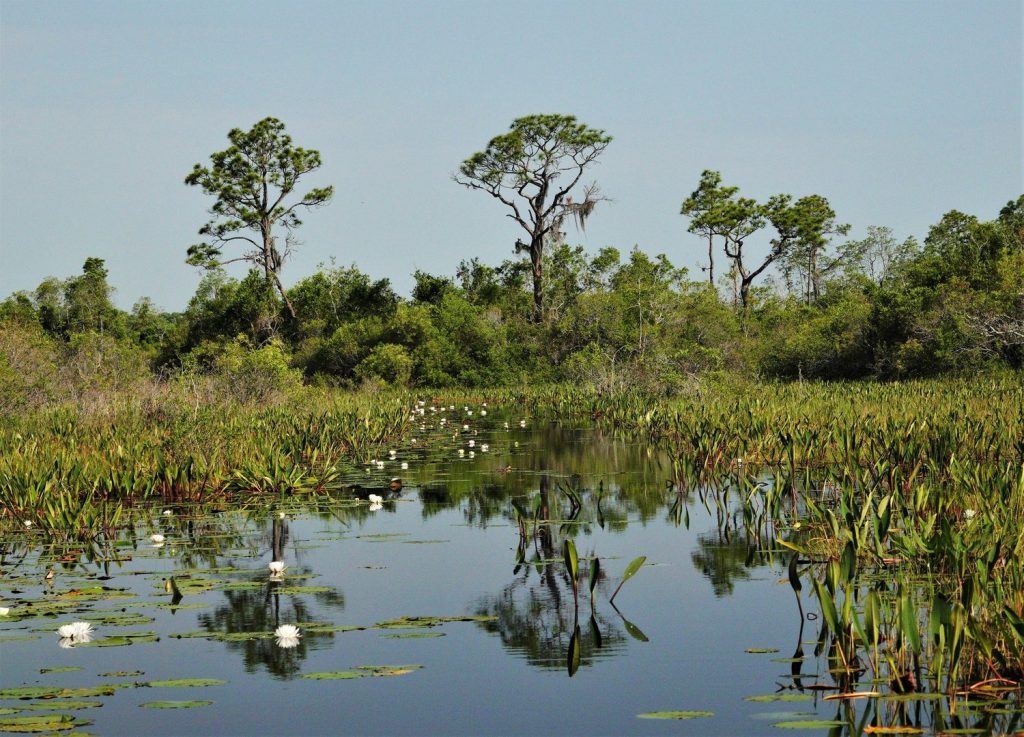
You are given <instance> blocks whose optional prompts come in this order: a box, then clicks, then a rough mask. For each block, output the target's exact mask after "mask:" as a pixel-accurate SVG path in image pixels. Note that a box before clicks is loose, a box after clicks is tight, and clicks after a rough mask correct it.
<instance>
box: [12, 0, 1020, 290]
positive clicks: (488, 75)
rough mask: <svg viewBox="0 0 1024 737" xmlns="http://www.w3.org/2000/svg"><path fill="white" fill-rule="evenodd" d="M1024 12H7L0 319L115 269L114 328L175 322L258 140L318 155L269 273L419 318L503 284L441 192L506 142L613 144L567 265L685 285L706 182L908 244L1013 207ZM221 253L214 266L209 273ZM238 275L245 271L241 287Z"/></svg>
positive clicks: (797, 8)
mask: <svg viewBox="0 0 1024 737" xmlns="http://www.w3.org/2000/svg"><path fill="white" fill-rule="evenodd" d="M1022 15H1024V5H1022V3H1021V2H1020V0H1014V1H1006V0H986V1H985V2H943V1H942V0H922V1H917V0H902V1H898V0H886V1H885V2H882V1H881V0H856V1H847V0H813V1H804V0H786V1H782V0H779V1H777V2H768V1H767V0H716V1H714V2H712V1H710V0H709V1H707V2H687V1H685V0H672V1H671V2H668V1H666V2H657V1H655V0H632V1H631V2H628V3H627V2H608V1H607V0H587V1H586V2H575V1H569V0H564V1H558V0H544V1H534V0H519V1H518V2H515V3H508V2H484V1H483V0H476V1H473V2H470V1H469V0H458V1H457V0H432V1H431V2H420V1H416V2H397V1H389V0H376V1H367V2H346V1H343V0H341V1H339V0H329V1H327V2H313V1H311V0H306V1H303V0H299V1H297V2H287V3H282V2H278V1H274V2H262V1H258V0H246V1H245V2H238V1H235V0H218V1H217V2H208V0H200V1H198V2H193V1H191V0H175V1H174V2H156V1H154V0H132V1H131V2H114V1H112V0H90V1H88V2H86V1H85V0H77V1H75V2H71V1H68V0H53V1H51V2H38V0H0V256H2V259H0V299H2V298H3V297H5V296H6V295H8V294H10V293H12V292H14V291H17V290H22V289H32V288H34V287H35V286H36V285H37V284H38V283H39V282H40V281H42V280H43V279H44V278H46V277H48V276H56V277H59V278H65V277H68V276H71V275H74V274H77V273H80V271H81V267H82V264H83V262H84V261H85V259H86V258H87V257H90V256H98V257H100V258H102V259H104V260H105V261H106V264H107V268H108V269H109V272H110V276H109V280H110V282H111V284H113V285H114V287H115V288H116V290H117V291H116V295H115V301H116V303H117V304H118V306H120V307H122V308H125V309H127V308H130V307H131V305H132V304H133V303H134V302H135V301H136V300H137V299H139V298H140V297H143V296H148V297H150V298H152V300H153V301H154V302H155V303H156V305H157V306H159V307H161V308H163V309H166V310H180V309H183V308H184V307H185V306H186V305H187V303H188V300H189V298H190V297H191V295H192V294H193V293H194V291H195V288H196V285H197V284H198V282H199V279H200V278H201V274H200V273H199V272H198V271H197V270H196V269H195V268H193V267H190V266H188V265H186V264H185V255H186V250H187V248H188V246H189V245H191V244H192V243H195V242H197V241H198V240H200V238H199V236H198V235H197V230H198V229H199V227H201V226H202V225H203V224H204V223H205V222H206V221H207V219H208V214H207V210H208V208H209V207H210V205H211V204H212V203H213V199H212V197H209V196H207V195H204V194H203V193H202V192H201V191H200V190H199V188H197V187H188V186H186V185H185V184H184V179H185V176H186V175H187V174H188V173H189V172H190V171H191V169H192V166H193V165H194V164H196V163H203V164H207V163H209V157H210V154H212V153H214V152H216V151H220V150H223V149H225V148H227V147H228V145H229V144H228V141H227V133H228V131H229V130H230V129H232V128H243V129H246V130H248V129H249V128H251V127H252V125H253V124H255V123H256V122H257V121H259V120H261V119H262V118H264V117H267V116H273V117H276V118H279V119H280V120H282V121H283V122H284V123H285V125H286V126H287V131H288V133H289V134H290V135H291V136H292V138H293V140H294V143H295V144H296V145H299V146H303V147H305V148H312V149H316V150H318V151H319V152H320V153H321V156H322V159H323V166H322V167H321V169H320V170H319V171H317V172H314V173H312V174H310V175H309V176H308V177H307V178H306V181H307V182H308V184H309V186H310V187H312V186H323V185H327V184H331V185H333V186H334V188H335V195H334V198H333V199H332V201H331V202H330V203H329V204H328V205H326V206H325V207H323V208H320V209H317V210H313V211H310V212H309V213H307V215H306V216H305V217H304V218H303V219H304V224H303V226H302V227H301V228H300V229H299V231H298V232H297V234H298V237H299V239H300V241H301V242H302V245H301V246H300V248H299V249H298V251H297V252H296V253H295V254H294V256H293V257H292V258H291V260H290V261H288V262H287V263H286V264H285V267H284V270H283V272H282V278H283V281H284V282H285V283H286V284H293V283H295V282H296V281H298V280H300V279H302V278H303V277H305V276H308V275H310V274H312V273H314V272H315V271H316V269H317V268H318V265H320V264H329V263H331V262H332V261H333V262H334V263H336V264H337V265H339V266H349V265H352V264H354V265H356V266H357V267H358V268H359V269H360V270H362V271H364V272H365V273H367V274H369V275H370V276H371V277H373V278H374V279H379V278H388V279H390V280H391V282H392V284H393V285H394V287H395V289H396V290H397V291H398V292H399V293H400V294H403V295H408V293H409V291H410V289H411V287H412V285H413V278H412V274H413V272H414V271H415V270H417V269H421V270H424V271H427V272H430V273H432V274H440V275H447V276H452V275H454V273H455V270H456V268H457V267H458V264H459V262H460V261H462V260H464V259H469V258H473V257H476V258H479V259H480V260H481V261H482V262H483V263H487V264H492V265H497V264H499V263H500V262H501V261H502V260H504V259H506V258H511V257H512V256H513V245H514V243H515V241H516V239H517V238H520V237H522V236H523V233H522V232H520V231H519V230H517V228H518V226H517V225H516V224H515V223H514V222H513V221H512V220H511V219H509V218H508V217H506V216H505V215H506V212H507V211H506V210H505V209H504V207H503V206H502V205H501V204H500V203H498V202H497V201H495V200H494V199H492V198H491V197H490V196H488V195H487V194H485V193H483V192H479V191H471V190H468V189H465V188H463V187H460V186H459V185H457V184H456V183H454V182H453V181H452V179H451V175H452V173H453V172H455V171H456V170H457V168H458V166H459V164H460V162H462V161H463V160H464V159H466V158H467V157H469V156H470V155H472V154H473V153H474V152H476V151H479V150H482V149H483V148H484V147H486V145H487V142H488V141H489V140H490V139H491V138H492V137H494V136H496V135H499V134H501V133H503V132H505V131H506V130H507V129H508V127H509V125H510V124H511V123H512V121H513V120H515V119H516V118H518V117H521V116H524V115H530V114H535V113H558V114H569V115H575V116H576V117H577V118H578V119H579V120H580V121H581V122H583V123H586V124H587V125H589V126H591V127H594V128H599V129H602V130H604V131H605V132H607V133H608V134H610V135H611V136H612V137H613V141H612V143H611V144H610V145H609V146H608V148H607V150H606V151H605V152H604V154H603V155H602V157H601V159H600V160H599V163H598V165H596V166H595V167H594V168H593V169H592V170H591V171H590V172H589V173H588V176H587V179H592V180H596V181H597V182H598V183H599V184H600V187H601V190H602V192H603V193H604V194H605V195H607V196H608V197H609V198H611V200H612V201H611V202H609V203H602V205H601V206H600V207H599V208H598V209H597V210H596V211H595V213H594V214H593V215H592V217H591V218H590V220H589V221H588V223H587V230H586V232H585V233H578V232H576V231H575V230H574V229H573V228H572V227H570V228H569V229H568V240H569V242H570V243H573V244H577V243H578V244H580V245H582V246H584V247H585V248H586V249H587V251H589V252H591V253H596V252H597V251H598V250H599V249H600V248H602V247H604V246H614V247H615V248H618V249H619V250H620V251H621V252H622V253H623V254H628V252H629V251H630V250H631V249H632V248H633V247H634V246H639V247H640V248H641V249H642V250H644V251H646V252H647V253H650V254H657V253H664V254H666V255H667V256H668V257H669V259H670V260H671V261H672V262H673V263H675V264H677V265H681V266H686V267H688V268H690V269H691V276H693V277H694V278H701V276H700V273H699V268H700V265H701V263H702V261H701V259H702V256H703V258H704V259H706V257H707V255H706V249H705V246H704V243H703V242H702V241H701V240H700V239H699V238H698V237H697V236H694V235H691V234H689V233H687V231H686V228H687V224H688V223H687V220H686V218H684V217H683V216H681V215H680V214H679V208H680V204H681V202H682V200H683V199H685V198H686V197H687V196H688V194H689V193H690V192H691V191H692V190H693V189H694V188H695V187H696V185H697V183H698V180H699V178H700V174H701V172H702V171H703V170H704V169H715V170H718V171H720V172H721V173H722V177H723V180H724V183H725V184H728V185H734V186H738V187H739V188H740V193H741V194H742V195H744V196H750V197H755V198H758V199H766V198H767V197H769V196H771V195H773V194H776V193H789V194H792V195H794V196H796V197H799V196H803V195H807V194H820V195H823V196H825V197H827V198H828V200H829V201H830V203H831V204H832V206H833V208H834V209H835V211H836V214H837V219H838V220H839V221H840V222H845V223H849V224H851V226H852V231H851V234H850V237H855V238H856V237H863V235H864V233H865V231H866V229H867V227H868V226H869V225H876V226H888V227H890V228H892V229H893V231H894V233H895V235H896V236H897V237H898V238H900V239H902V238H905V237H907V236H915V237H917V238H918V239H922V238H923V237H924V236H925V235H926V234H927V232H928V228H929V226H931V225H932V224H934V223H935V222H937V221H938V219H939V218H940V217H941V216H942V214H943V213H945V212H948V211H949V210H952V209H957V210H960V211H963V212H967V213H970V214H974V215H977V216H978V217H980V218H982V219H985V220H987V219H992V218H994V217H995V216H996V215H997V214H998V212H999V209H1000V208H1001V207H1002V206H1003V205H1005V204H1006V202H1007V201H1009V200H1010V199H1015V198H1016V197H1017V196H1019V195H1020V194H1021V193H1022V192H1024V181H1022V168H1024V154H1022V148H1024V141H1022V139H1024V134H1022V97H1024V82H1022V67H1024V54H1022V47H1024V39H1022V33H1024V30H1022ZM226 253H227V252H226ZM232 273H233V274H235V275H236V276H241V275H242V274H244V269H242V270H240V271H234V272H232Z"/></svg>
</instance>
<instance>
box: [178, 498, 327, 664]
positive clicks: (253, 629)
mask: <svg viewBox="0 0 1024 737" xmlns="http://www.w3.org/2000/svg"><path fill="white" fill-rule="evenodd" d="M269 522H270V529H269V531H265V532H264V534H263V536H262V537H263V539H264V540H269V542H270V553H271V557H272V559H273V560H275V561H283V560H284V558H285V549H286V547H287V545H288V541H289V537H290V530H289V524H288V522H287V520H285V519H282V518H280V517H276V516H275V517H272V518H271V519H270V520H269ZM292 570H293V573H292V576H293V578H299V579H302V578H306V577H308V574H309V573H310V572H309V571H308V570H304V569H302V568H301V567H297V566H296V567H293V568H292ZM264 575H266V578H267V580H266V582H265V583H264V584H263V585H262V586H260V587H259V588H257V589H249V588H242V589H238V590H235V589H229V590H226V591H224V592H223V594H224V598H225V600H226V603H225V604H222V605H220V606H217V607H216V608H215V609H214V610H213V612H212V613H210V612H202V613H200V614H199V616H198V621H199V624H200V626H201V627H202V628H203V629H205V630H206V631H208V632H210V633H216V634H220V633H224V634H228V635H231V634H239V633H260V634H261V635H265V633H268V632H276V631H279V628H280V627H281V626H282V625H289V624H290V625H294V624H296V623H309V622H313V621H314V619H315V617H314V608H313V607H311V606H310V605H309V603H308V602H307V600H306V598H305V597H306V596H311V597H313V599H314V600H315V601H316V602H317V604H319V605H320V606H322V607H326V608H330V609H335V610H341V609H344V607H345V597H344V595H343V594H342V593H341V592H340V591H336V590H329V591H315V592H313V593H310V594H297V593H285V594H282V593H281V591H282V590H285V591H288V588H287V587H288V586H289V584H288V582H287V580H281V578H280V577H272V576H271V575H270V574H264ZM284 578H287V576H285V577H284ZM318 638H328V639H330V638H333V633H331V632H316V633H312V632H305V631H304V632H302V636H301V637H286V638H280V637H275V638H268V637H266V636H260V637H257V638H254V639H240V640H239V639H226V640H224V645H225V647H226V648H227V649H228V651H231V652H236V653H240V654H241V655H242V660H243V662H244V664H245V669H246V671H247V672H253V671H255V670H256V669H257V668H259V667H263V668H265V669H266V670H267V672H268V673H270V674H271V675H273V676H274V677H276V678H281V679H287V678H292V677H294V676H296V675H298V674H299V672H300V671H301V664H302V661H303V660H305V658H306V657H307V654H308V651H309V649H310V647H311V646H312V644H313V643H314V642H315V641H316V640H317V639H318Z"/></svg>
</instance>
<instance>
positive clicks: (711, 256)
mask: <svg viewBox="0 0 1024 737" xmlns="http://www.w3.org/2000/svg"><path fill="white" fill-rule="evenodd" d="M714 245H715V244H714V236H712V235H711V234H710V233H709V234H708V282H709V283H710V284H711V286H712V287H713V286H715V250H714Z"/></svg>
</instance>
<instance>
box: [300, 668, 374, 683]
mask: <svg viewBox="0 0 1024 737" xmlns="http://www.w3.org/2000/svg"><path fill="white" fill-rule="evenodd" d="M365 676H366V674H365V673H360V672H359V671H355V670H335V671H325V672H321V673H303V674H302V677H303V678H308V679H309V680H312V681H347V680H349V679H352V678H364V677H365Z"/></svg>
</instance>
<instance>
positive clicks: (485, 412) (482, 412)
mask: <svg viewBox="0 0 1024 737" xmlns="http://www.w3.org/2000/svg"><path fill="white" fill-rule="evenodd" d="M480 416H481V417H486V416H487V410H485V409H482V410H480Z"/></svg>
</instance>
